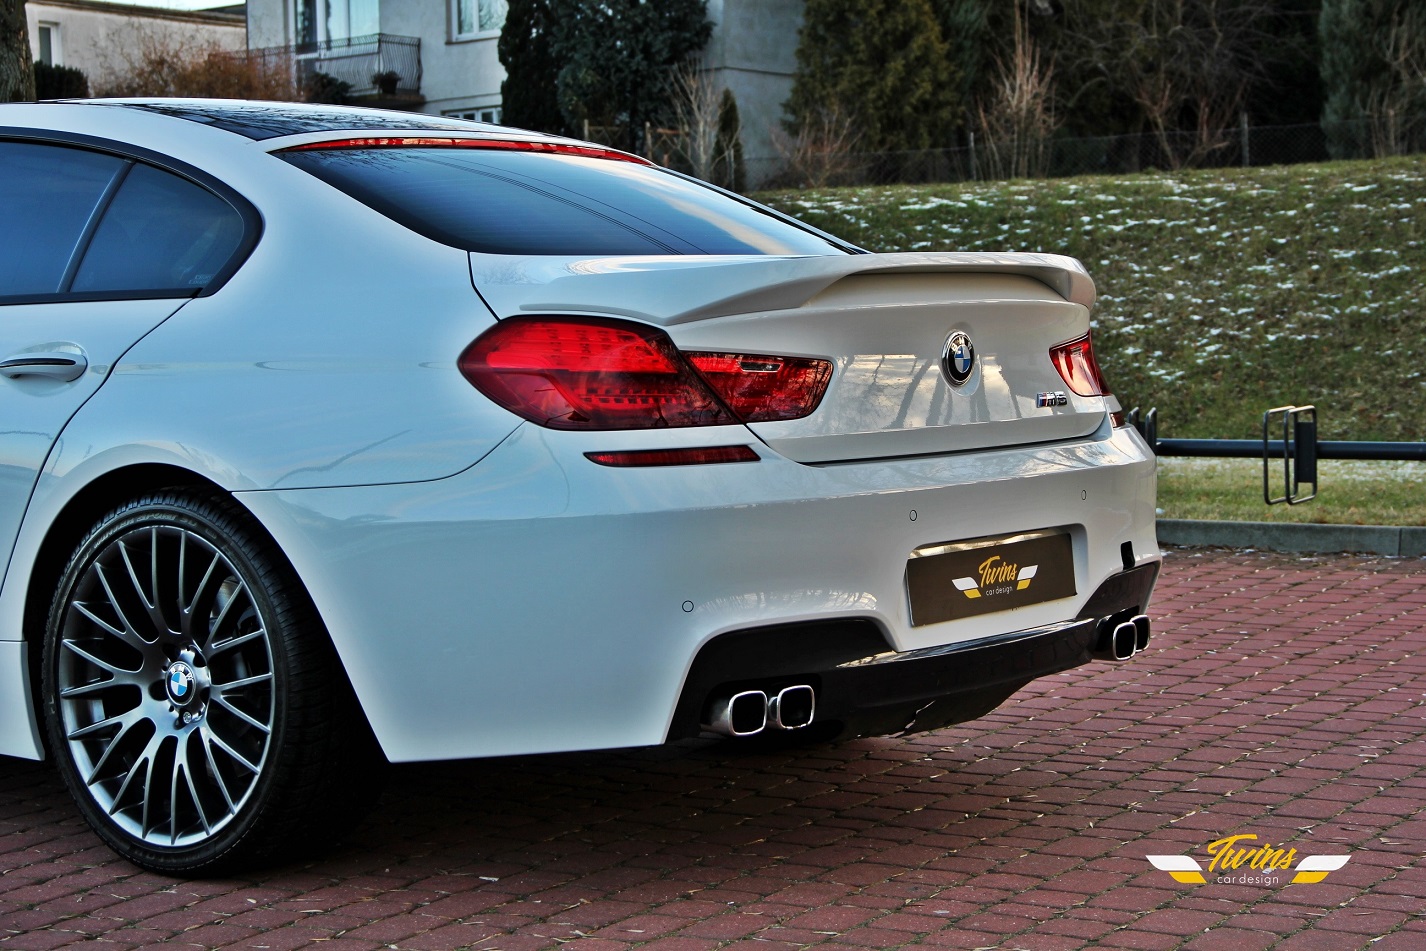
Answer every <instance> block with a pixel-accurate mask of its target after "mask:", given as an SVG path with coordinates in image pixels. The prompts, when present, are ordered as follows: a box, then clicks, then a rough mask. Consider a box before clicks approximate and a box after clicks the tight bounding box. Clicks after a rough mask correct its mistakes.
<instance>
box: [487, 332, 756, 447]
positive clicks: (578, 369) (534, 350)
mask: <svg viewBox="0 0 1426 951" xmlns="http://www.w3.org/2000/svg"><path fill="white" fill-rule="evenodd" d="M460 371H461V373H462V374H463V375H464V376H465V378H466V379H467V380H469V381H470V382H471V385H473V386H474V387H475V388H476V389H478V390H480V391H481V392H482V393H484V394H485V395H486V396H488V397H490V398H491V399H492V400H494V401H495V402H497V403H499V404H500V405H501V406H503V407H505V408H506V409H508V410H510V411H511V412H512V413H515V414H517V415H519V416H523V417H524V418H525V419H528V420H530V421H531V422H533V423H539V424H540V425H541V426H547V427H549V428H551V429H588V430H594V429H655V428H659V427H666V426H720V425H725V424H728V423H736V422H737V420H736V419H734V418H733V416H732V414H731V413H729V412H728V410H727V409H725V408H724V407H723V405H722V404H721V403H719V402H718V398H717V397H715V396H714V395H713V394H712V392H710V391H709V389H708V387H707V386H705V385H704V383H703V381H702V380H701V379H699V378H698V375H697V374H696V373H694V372H693V370H692V368H690V367H689V366H688V364H687V363H685V362H684V360H683V358H682V357H681V356H680V355H679V352H678V349H677V348H676V347H674V345H673V341H672V340H669V339H668V337H667V335H665V334H664V333H662V332H661V331H659V330H656V329H654V328H652V327H646V326H644V325H642V324H636V323H631V322H628V321H622V320H601V319H595V318H587V317H578V318H560V317H538V318H514V319H511V320H505V321H501V322H500V323H499V324H497V325H495V326H494V327H492V328H491V329H490V330H488V331H486V332H485V333H483V334H481V335H480V336H479V337H477V338H476V340H475V342H474V343H472V344H471V345H470V346H469V347H466V348H465V352H464V353H462V354H461V355H460Z"/></svg>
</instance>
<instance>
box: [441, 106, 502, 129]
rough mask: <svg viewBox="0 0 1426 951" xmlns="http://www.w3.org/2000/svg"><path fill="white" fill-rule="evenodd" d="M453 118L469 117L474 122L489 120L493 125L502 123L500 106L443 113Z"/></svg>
mask: <svg viewBox="0 0 1426 951" xmlns="http://www.w3.org/2000/svg"><path fill="white" fill-rule="evenodd" d="M442 115H444V116H449V117H450V118H452V119H469V120H471V121H472V122H489V123H490V124H491V125H499V124H500V107H499V106H486V107H484V108H481V109H456V110H454V111H451V112H444V113H442Z"/></svg>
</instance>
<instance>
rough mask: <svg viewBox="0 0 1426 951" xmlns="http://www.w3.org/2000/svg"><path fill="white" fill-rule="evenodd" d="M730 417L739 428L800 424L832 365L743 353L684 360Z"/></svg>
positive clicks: (824, 389)
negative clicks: (738, 422)
mask: <svg viewBox="0 0 1426 951" xmlns="http://www.w3.org/2000/svg"><path fill="white" fill-rule="evenodd" d="M685 355H686V356H687V357H688V360H689V362H690V363H692V364H693V366H694V369H696V370H697V371H698V372H699V374H700V375H702V377H703V379H705V380H707V381H708V385H709V386H711V387H713V392H715V393H717V394H718V396H719V397H721V398H722V400H723V402H724V403H726V404H727V406H728V408H729V409H731V410H732V411H733V414H734V415H735V416H737V417H738V418H739V419H741V420H742V421H743V422H745V423H766V422H773V421H776V420H787V419H801V418H802V417H803V416H808V415H810V414H811V413H812V411H813V410H815V409H816V408H817V404H818V403H820V402H821V401H822V394H823V393H825V392H827V382H828V381H829V380H831V378H832V364H830V363H828V362H827V361H826V360H808V359H803V358H799V357H767V356H756V355H750V354H744V353H689V354H685Z"/></svg>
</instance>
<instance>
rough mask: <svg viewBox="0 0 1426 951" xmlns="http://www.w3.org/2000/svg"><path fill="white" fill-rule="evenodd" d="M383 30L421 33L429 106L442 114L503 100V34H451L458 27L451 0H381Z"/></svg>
mask: <svg viewBox="0 0 1426 951" xmlns="http://www.w3.org/2000/svg"><path fill="white" fill-rule="evenodd" d="M381 31H382V32H383V33H393V34H395V35H397V36H419V37H420V38H421V94H422V95H424V96H425V97H426V105H425V107H424V109H423V111H424V112H429V113H432V114H434V115H439V114H442V113H448V112H452V111H455V110H465V109H475V108H479V107H482V106H484V107H488V106H498V105H500V84H501V83H503V82H504V81H505V67H503V66H501V65H500V55H499V52H498V51H497V49H496V46H497V44H498V42H499V34H498V33H491V34H488V35H485V36H482V37H480V38H478V39H461V40H453V39H451V37H452V35H453V34H454V32H455V31H454V29H452V27H451V22H450V4H449V3H448V2H446V0H425V2H423V3H412V2H405V3H397V2H390V0H387V2H384V3H382V5H381Z"/></svg>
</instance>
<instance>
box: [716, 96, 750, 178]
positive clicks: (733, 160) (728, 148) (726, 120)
mask: <svg viewBox="0 0 1426 951" xmlns="http://www.w3.org/2000/svg"><path fill="white" fill-rule="evenodd" d="M716 151H717V155H718V158H717V160H716V161H715V162H714V167H713V174H714V177H713V183H714V184H715V185H722V186H723V187H724V188H728V189H732V190H733V191H735V192H740V191H742V190H743V186H744V184H745V181H746V178H747V170H746V169H745V168H744V166H743V123H742V120H741V119H739V118H738V100H737V99H736V98H734V96H733V90H731V89H724V90H723V98H722V100H721V101H720V102H719V103H718V144H717V149H716Z"/></svg>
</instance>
